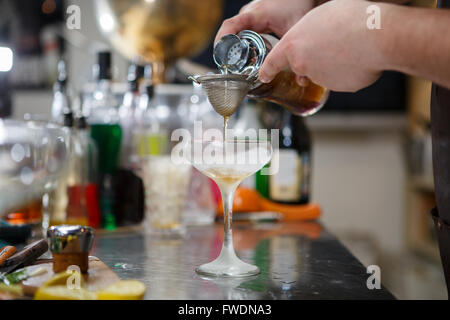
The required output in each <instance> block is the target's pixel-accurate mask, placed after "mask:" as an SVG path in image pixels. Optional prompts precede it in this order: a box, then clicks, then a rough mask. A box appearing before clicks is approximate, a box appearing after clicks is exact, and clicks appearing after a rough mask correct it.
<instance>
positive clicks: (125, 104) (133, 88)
mask: <svg viewBox="0 0 450 320" xmlns="http://www.w3.org/2000/svg"><path fill="white" fill-rule="evenodd" d="M142 73H143V72H142V67H140V66H138V65H136V64H134V63H133V64H131V65H130V67H129V69H128V76H127V82H128V90H127V91H126V92H125V94H124V96H123V101H122V104H121V106H120V108H119V118H120V126H121V128H122V146H121V151H120V153H121V157H120V164H121V166H122V167H125V168H128V167H130V166H131V164H130V161H131V156H132V153H133V150H132V149H133V144H132V131H133V130H134V126H135V122H136V118H135V114H136V110H137V109H138V106H139V98H140V97H139V80H140V78H141V75H142Z"/></svg>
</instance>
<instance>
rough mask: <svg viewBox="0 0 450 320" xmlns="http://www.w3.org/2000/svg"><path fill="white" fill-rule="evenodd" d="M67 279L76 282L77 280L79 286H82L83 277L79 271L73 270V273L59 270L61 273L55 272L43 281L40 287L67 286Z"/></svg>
mask: <svg viewBox="0 0 450 320" xmlns="http://www.w3.org/2000/svg"><path fill="white" fill-rule="evenodd" d="M69 277H72V278H71V279H69ZM68 280H69V281H70V282H71V283H72V282H77V281H78V280H79V281H80V283H79V284H80V287H81V288H83V287H84V279H83V276H82V275H81V273H79V272H74V273H70V272H61V273H57V274H55V275H54V276H53V277H51V279H49V280H47V281H46V282H44V284H42V286H41V288H44V287H51V286H67V282H68Z"/></svg>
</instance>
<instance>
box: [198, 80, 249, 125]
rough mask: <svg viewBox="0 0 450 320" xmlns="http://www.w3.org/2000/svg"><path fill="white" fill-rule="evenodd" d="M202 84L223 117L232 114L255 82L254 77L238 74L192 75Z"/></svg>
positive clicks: (210, 100)
mask: <svg viewBox="0 0 450 320" xmlns="http://www.w3.org/2000/svg"><path fill="white" fill-rule="evenodd" d="M190 79H191V80H193V81H195V82H197V83H199V84H201V85H202V89H203V90H204V91H205V93H206V95H207V96H208V99H209V102H210V103H211V105H212V106H213V108H214V110H216V112H217V113H218V114H220V115H221V116H222V117H229V116H231V115H232V114H233V113H234V112H235V111H236V109H237V108H238V107H239V106H240V104H241V103H242V101H243V100H244V98H245V96H246V95H247V93H248V92H249V90H250V89H251V87H252V85H253V84H254V81H255V80H254V78H248V75H238V74H230V75H226V74H212V75H205V76H197V77H190Z"/></svg>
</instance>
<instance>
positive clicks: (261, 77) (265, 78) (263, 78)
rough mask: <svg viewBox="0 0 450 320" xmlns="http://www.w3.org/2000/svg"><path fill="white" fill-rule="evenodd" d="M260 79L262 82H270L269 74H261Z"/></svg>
mask: <svg viewBox="0 0 450 320" xmlns="http://www.w3.org/2000/svg"><path fill="white" fill-rule="evenodd" d="M259 81H261V82H262V83H269V82H270V79H269V78H268V77H267V76H259Z"/></svg>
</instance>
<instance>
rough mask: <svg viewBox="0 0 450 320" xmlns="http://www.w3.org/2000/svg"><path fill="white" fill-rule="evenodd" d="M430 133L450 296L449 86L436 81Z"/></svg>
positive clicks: (445, 1)
mask: <svg viewBox="0 0 450 320" xmlns="http://www.w3.org/2000/svg"><path fill="white" fill-rule="evenodd" d="M437 6H438V7H440V8H450V0H438V3H437ZM445 54H450V53H449V52H446V53H445ZM431 137H432V144H433V171H434V185H435V194H436V204H437V208H435V209H433V210H432V212H431V214H432V217H433V220H434V223H435V226H436V230H437V235H438V241H439V250H440V253H441V260H442V266H443V269H444V274H445V280H446V282H447V291H448V293H449V297H450V90H448V89H445V88H443V87H440V86H437V85H433V88H432V91H431Z"/></svg>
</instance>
